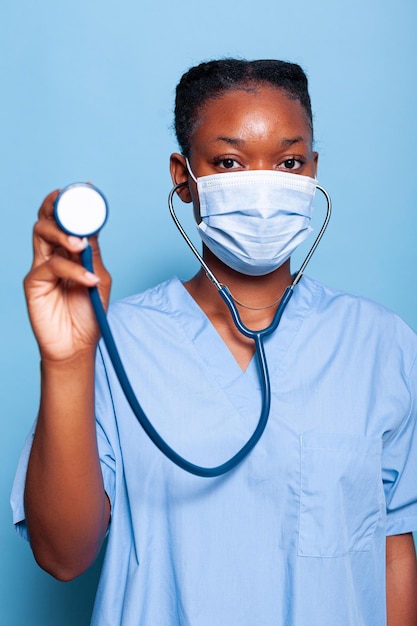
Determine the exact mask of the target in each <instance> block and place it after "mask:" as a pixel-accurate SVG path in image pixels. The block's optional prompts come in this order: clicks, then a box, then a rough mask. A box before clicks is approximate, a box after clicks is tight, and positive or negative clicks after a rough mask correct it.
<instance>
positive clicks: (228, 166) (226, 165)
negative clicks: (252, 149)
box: [216, 159, 240, 170]
mask: <svg viewBox="0 0 417 626" xmlns="http://www.w3.org/2000/svg"><path fill="white" fill-rule="evenodd" d="M216 165H219V166H220V167H222V168H223V169H225V170H232V169H234V168H236V167H240V165H239V163H238V162H237V161H235V160H234V159H219V160H218V161H217V162H216Z"/></svg>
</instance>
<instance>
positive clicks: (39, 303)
mask: <svg viewBox="0 0 417 626" xmlns="http://www.w3.org/2000/svg"><path fill="white" fill-rule="evenodd" d="M58 193H59V191H54V192H52V193H51V194H49V195H48V196H47V197H46V198H45V200H44V202H43V204H42V206H41V208H40V210H39V214H38V221H37V222H36V224H35V226H34V230H33V249H34V256H33V264H32V267H31V270H30V272H29V273H28V275H27V276H26V278H25V280H24V287H25V295H26V301H27V306H28V312H29V317H30V321H31V324H32V328H33V331H34V333H35V336H36V339H37V341H38V344H39V348H40V352H41V356H42V359H43V360H49V361H65V360H67V359H72V358H73V357H75V356H77V355H80V354H81V353H83V352H85V351H93V350H95V348H96V344H97V341H98V338H99V330H98V326H97V323H96V320H95V316H94V313H93V310H92V307H91V304H90V298H89V295H88V290H87V288H88V287H92V286H95V285H97V286H98V289H99V292H100V297H101V299H102V302H103V305H104V307H107V304H108V300H109V293H110V285H111V278H110V275H109V273H108V272H107V271H106V269H105V268H104V266H103V263H102V261H101V257H100V251H99V247H98V242H97V237H91V238H90V240H89V243H90V245H91V247H92V252H93V265H94V271H95V274H91V273H90V272H87V271H86V270H85V269H84V268H83V266H82V265H81V260H80V252H81V251H82V250H83V248H84V245H85V243H84V241H83V240H82V239H79V238H77V237H72V236H69V235H67V234H66V233H64V232H63V231H62V230H61V229H60V228H59V227H58V225H57V223H56V221H55V219H54V214H53V206H54V201H55V199H56V197H57V196H58Z"/></svg>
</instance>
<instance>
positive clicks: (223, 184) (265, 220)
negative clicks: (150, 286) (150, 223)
mask: <svg viewBox="0 0 417 626" xmlns="http://www.w3.org/2000/svg"><path fill="white" fill-rule="evenodd" d="M187 165H188V168H189V172H190V175H191V176H192V178H193V179H194V181H195V182H196V183H197V191H198V197H199V200H200V215H201V222H200V224H198V225H197V230H198V232H199V234H200V237H201V239H202V240H203V242H204V243H205V244H206V246H207V247H208V248H209V249H210V250H211V252H212V253H213V254H214V255H215V256H216V257H217V258H219V259H220V260H221V261H223V263H225V264H226V265H227V266H228V267H231V268H232V269H234V270H236V271H237V272H240V273H241V274H247V275H249V276H262V275H264V274H269V273H270V272H273V271H274V270H275V269H277V268H278V267H280V265H282V264H283V263H284V262H285V261H286V260H287V259H288V258H289V257H290V256H291V254H292V253H293V251H294V250H295V249H296V248H297V246H299V245H300V244H301V243H302V242H303V241H304V240H305V239H306V237H307V236H308V234H309V233H310V232H311V230H312V228H311V227H310V220H311V217H312V212H313V207H312V204H313V198H314V195H315V191H316V181H315V180H314V179H313V178H309V177H308V176H300V175H296V174H287V173H286V172H278V171H274V170H245V171H239V172H228V173H224V174H223V173H222V174H214V175H211V176H202V177H199V178H195V176H194V174H193V173H192V171H191V169H190V166H189V164H188V161H187Z"/></svg>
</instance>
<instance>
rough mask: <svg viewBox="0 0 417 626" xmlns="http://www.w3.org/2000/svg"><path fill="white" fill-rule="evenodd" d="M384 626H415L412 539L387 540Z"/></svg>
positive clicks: (416, 579)
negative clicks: (385, 625) (385, 619)
mask: <svg viewBox="0 0 417 626" xmlns="http://www.w3.org/2000/svg"><path fill="white" fill-rule="evenodd" d="M386 572H387V574H386V580H387V626H417V561H416V551H415V546H414V540H413V535H412V534H411V533H407V534H404V535H393V536H392V537H387V567H386Z"/></svg>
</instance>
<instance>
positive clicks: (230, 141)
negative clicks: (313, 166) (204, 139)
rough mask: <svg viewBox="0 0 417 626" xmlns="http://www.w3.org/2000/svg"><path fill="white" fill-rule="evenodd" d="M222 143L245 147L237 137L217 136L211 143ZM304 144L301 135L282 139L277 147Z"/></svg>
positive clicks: (242, 141) (304, 140) (303, 138)
mask: <svg viewBox="0 0 417 626" xmlns="http://www.w3.org/2000/svg"><path fill="white" fill-rule="evenodd" d="M219 141H220V142H223V143H227V144H228V145H229V146H235V147H237V148H239V147H241V146H244V145H245V143H246V142H245V140H244V139H240V138H239V137H226V136H224V135H219V137H215V138H214V139H213V143H216V142H219ZM303 142H304V143H305V142H306V139H305V137H303V136H302V135H297V136H296V137H288V138H284V139H282V140H281V141H280V142H279V145H280V146H281V147H282V148H289V147H290V146H293V145H294V144H296V143H303Z"/></svg>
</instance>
